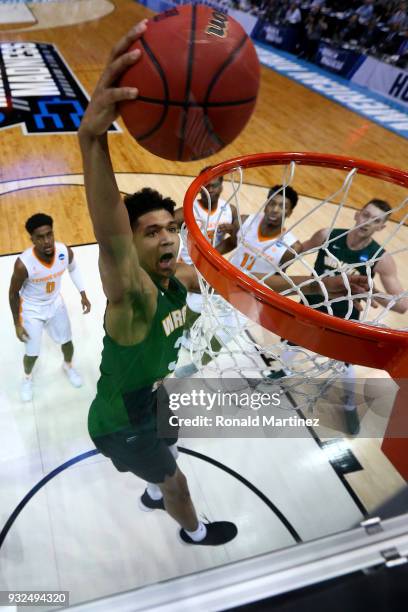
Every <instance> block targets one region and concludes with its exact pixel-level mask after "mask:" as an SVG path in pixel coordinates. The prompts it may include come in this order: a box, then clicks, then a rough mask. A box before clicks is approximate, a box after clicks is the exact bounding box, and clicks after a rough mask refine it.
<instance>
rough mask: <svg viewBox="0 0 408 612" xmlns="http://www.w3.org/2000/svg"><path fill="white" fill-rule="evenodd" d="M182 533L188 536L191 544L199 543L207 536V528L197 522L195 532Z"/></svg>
mask: <svg viewBox="0 0 408 612" xmlns="http://www.w3.org/2000/svg"><path fill="white" fill-rule="evenodd" d="M184 531H185V532H186V534H187V535H189V536H190V538H191V539H192V540H193V542H201V540H204V538H205V536H206V535H207V527H206V526H205V525H204V523H202V522H201V521H198V527H197V529H196V530H195V531H187V529H185V530H184Z"/></svg>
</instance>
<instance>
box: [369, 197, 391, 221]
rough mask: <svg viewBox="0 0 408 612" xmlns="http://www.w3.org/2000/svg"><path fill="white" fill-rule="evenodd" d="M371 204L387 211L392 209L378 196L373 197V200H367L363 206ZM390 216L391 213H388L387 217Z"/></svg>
mask: <svg viewBox="0 0 408 612" xmlns="http://www.w3.org/2000/svg"><path fill="white" fill-rule="evenodd" d="M369 204H372V205H373V206H376V207H377V208H379V209H380V210H382V211H383V212H385V213H388V212H390V210H391V206H390V205H389V204H388V202H386V201H385V200H379V199H377V198H373V199H372V200H370V201H369V202H367V204H364V206H363V208H366V207H367V206H368V205H369ZM388 217H389V215H387V217H386V218H388Z"/></svg>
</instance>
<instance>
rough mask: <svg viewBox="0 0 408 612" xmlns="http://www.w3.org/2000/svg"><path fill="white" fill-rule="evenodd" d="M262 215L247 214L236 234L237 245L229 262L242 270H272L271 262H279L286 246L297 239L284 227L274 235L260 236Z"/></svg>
mask: <svg viewBox="0 0 408 612" xmlns="http://www.w3.org/2000/svg"><path fill="white" fill-rule="evenodd" d="M263 216H264V215H263V213H256V214H254V215H249V217H248V218H247V219H245V221H244V223H243V224H242V228H241V229H240V230H239V232H238V234H237V243H238V246H237V248H236V250H235V252H234V254H233V255H232V257H231V259H230V262H231V263H232V264H233V265H234V266H236V267H237V268H241V269H242V270H243V271H244V272H245V271H250V272H256V273H258V274H268V273H269V272H272V271H273V270H274V267H273V265H271V264H279V262H280V260H281V259H282V256H283V254H284V253H285V252H286V250H287V247H288V246H291V245H292V244H294V243H295V242H296V241H297V238H296V236H295V235H294V234H292V232H285V230H284V229H283V230H282V231H281V232H279V233H278V234H277V235H276V236H274V237H267V236H262V234H261V221H262V219H263Z"/></svg>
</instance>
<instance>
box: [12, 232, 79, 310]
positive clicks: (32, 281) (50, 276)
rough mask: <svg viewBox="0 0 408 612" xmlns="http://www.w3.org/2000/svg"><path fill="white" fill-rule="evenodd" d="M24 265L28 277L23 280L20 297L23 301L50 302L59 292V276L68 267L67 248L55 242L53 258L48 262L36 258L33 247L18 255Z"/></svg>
mask: <svg viewBox="0 0 408 612" xmlns="http://www.w3.org/2000/svg"><path fill="white" fill-rule="evenodd" d="M19 259H20V260H21V261H22V263H23V264H24V266H25V267H26V270H27V274H28V278H27V279H26V281H25V282H24V284H23V286H22V288H21V290H20V297H21V298H22V299H23V300H24V302H25V303H30V304H36V305H40V306H43V305H47V304H52V302H54V301H55V300H56V299H57V297H58V296H59V294H60V290H61V277H62V275H63V274H64V272H65V270H66V269H67V268H68V259H69V258H68V249H67V247H66V246H65V244H63V243H62V242H56V243H55V252H54V259H53V261H51V262H50V263H49V264H48V263H46V262H44V261H41V260H40V259H38V257H37V256H36V254H35V252H34V248H30V249H27V250H26V251H24V252H23V253H21V255H20V256H19Z"/></svg>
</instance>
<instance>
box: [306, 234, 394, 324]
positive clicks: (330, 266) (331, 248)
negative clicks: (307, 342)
mask: <svg viewBox="0 0 408 612" xmlns="http://www.w3.org/2000/svg"><path fill="white" fill-rule="evenodd" d="M348 231H349V230H347V229H334V230H332V231H331V233H330V236H329V240H333V239H334V240H333V242H330V244H329V245H328V246H327V247H326V249H327V250H326V249H319V251H318V254H317V259H316V262H315V265H314V269H315V270H316V272H317V273H318V274H319V276H320V275H322V274H324V273H327V272H331V271H336V270H338V269H339V267H340V265H341V264H343V263H346V264H361V265H359V266H356V267H355V268H354V270H355V271H356V272H357V273H358V274H361V275H363V276H366V275H367V269H366V262H367V261H369V260H370V259H371V258H372V257H374V256H375V257H376V259H377V261H378V259H379V258H380V257H381V256H382V255H383V254H384V252H385V251H384V249H383V248H381V247H380V245H379V244H378V243H377V242H375V240H372V241H371V242H370V243H369V244H368V245H367V246H365V247H364V248H362V249H358V250H353V249H350V247H349V246H348V245H347V233H348ZM342 234H343V235H342ZM327 251H328V253H327ZM374 272H375V264H374V266H373V270H372V272H371V274H372V276H374ZM307 301H308V302H309V305H311V306H312V305H313V304H319V303H320V302H321V301H322V296H321V295H308V296H307ZM331 307H332V310H333V314H334V316H336V317H341V318H343V319H344V318H345V317H346V315H347V311H348V298H347V297H345V298H344V300H343V301H340V302H334V303H333V304H332V305H331ZM317 310H320V311H321V312H326V313H327V312H328V310H327V308H326V306H319V307H318V308H317ZM349 318H350V319H358V318H359V312H358V310H357V309H356V308H353V310H352V312H351V314H350V317H349Z"/></svg>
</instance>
